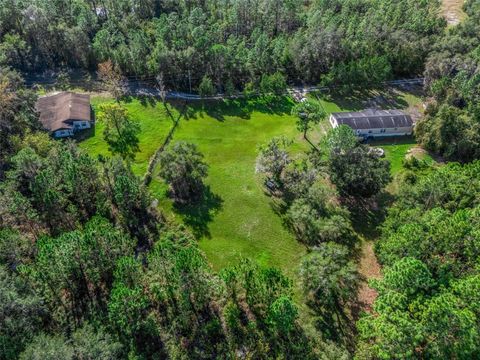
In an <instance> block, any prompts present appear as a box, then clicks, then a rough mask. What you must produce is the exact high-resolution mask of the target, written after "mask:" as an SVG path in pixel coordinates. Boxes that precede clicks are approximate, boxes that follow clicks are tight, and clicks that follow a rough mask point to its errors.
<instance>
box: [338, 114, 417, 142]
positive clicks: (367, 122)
mask: <svg viewBox="0 0 480 360" xmlns="http://www.w3.org/2000/svg"><path fill="white" fill-rule="evenodd" d="M330 124H332V126H333V127H334V128H336V127H338V126H340V125H347V126H349V127H351V128H352V129H353V131H354V132H355V134H357V136H358V137H362V138H365V139H366V138H371V137H387V136H408V135H412V133H413V126H414V122H413V119H412V117H411V116H410V115H408V114H407V113H405V112H403V111H401V110H376V109H367V110H364V111H359V112H339V113H333V114H331V115H330Z"/></svg>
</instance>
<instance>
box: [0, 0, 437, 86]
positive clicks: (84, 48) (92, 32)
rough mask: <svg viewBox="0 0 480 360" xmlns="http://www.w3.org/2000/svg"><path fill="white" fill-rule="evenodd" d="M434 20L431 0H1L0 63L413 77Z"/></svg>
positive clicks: (187, 78) (225, 79) (228, 80)
mask: <svg viewBox="0 0 480 360" xmlns="http://www.w3.org/2000/svg"><path fill="white" fill-rule="evenodd" d="M444 27H445V20H443V19H441V18H440V17H438V3H437V1H436V0H422V1H415V0H408V1H407V0H405V1H395V0H388V1H385V0H342V1H339V0H318V1H304V0H259V1H256V0H255V1H253V0H235V1H231V0H220V1H219V0H206V1H205V0H198V1H197V0H180V1H171V0H103V1H96V0H74V1H71V0H68V1H67V0H55V1H49V0H45V1H43V0H35V1H31V0H1V1H0V39H1V42H0V49H1V51H0V53H2V55H3V56H0V64H3V65H10V66H13V67H15V68H17V69H19V70H21V71H25V72H41V71H43V70H46V69H58V68H84V69H91V70H96V66H97V65H98V64H99V63H101V62H104V61H106V60H108V59H110V60H112V61H113V63H114V64H115V65H116V66H118V67H119V68H120V69H121V71H122V72H123V73H124V74H125V75H128V76H138V77H141V78H145V79H151V78H152V77H154V76H156V75H158V74H160V73H162V74H163V76H164V78H165V80H166V81H167V82H168V84H169V85H170V86H172V87H177V88H187V89H188V87H189V86H190V85H192V86H193V88H196V86H197V85H198V84H199V83H200V82H201V80H202V79H203V78H204V77H205V76H207V77H209V78H210V79H211V80H212V81H213V83H214V84H215V86H216V88H217V89H218V90H225V89H226V88H229V87H232V86H233V87H234V88H237V89H242V88H243V87H244V86H245V84H247V83H249V82H252V83H258V81H259V80H260V78H261V76H262V75H264V74H274V73H277V72H280V73H282V74H283V75H284V76H286V77H287V78H288V80H289V81H290V82H307V83H313V84H318V83H319V82H321V81H322V82H324V83H328V84H338V83H340V84H343V83H348V84H352V83H357V84H364V83H371V82H376V81H382V80H385V79H389V78H393V77H406V76H414V75H420V74H421V73H422V71H423V69H424V60H425V58H426V57H427V55H428V53H429V51H430V50H431V49H432V47H433V45H434V44H435V42H436V40H437V39H438V37H439V36H440V35H441V34H442V32H443V29H444Z"/></svg>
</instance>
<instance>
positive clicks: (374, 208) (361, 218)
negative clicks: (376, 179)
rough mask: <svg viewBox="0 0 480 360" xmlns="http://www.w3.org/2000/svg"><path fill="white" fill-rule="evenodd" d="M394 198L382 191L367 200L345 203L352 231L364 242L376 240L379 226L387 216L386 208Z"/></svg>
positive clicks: (378, 234)
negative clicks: (364, 240)
mask: <svg viewBox="0 0 480 360" xmlns="http://www.w3.org/2000/svg"><path fill="white" fill-rule="evenodd" d="M394 200H395V197H394V196H393V195H392V194H390V193H388V192H386V191H384V192H382V193H380V194H378V195H377V196H376V197H375V198H372V199H369V200H363V201H362V200H356V201H351V202H350V201H347V202H346V204H345V205H347V208H348V210H349V211H350V214H351V216H350V217H351V220H352V225H353V228H354V230H355V231H356V232H357V233H358V234H359V235H361V236H363V237H364V238H365V239H366V240H376V239H377V238H378V237H379V236H380V228H379V227H380V225H382V224H383V222H384V221H385V218H386V216H387V212H388V208H389V207H390V206H391V205H392V203H393V201H394Z"/></svg>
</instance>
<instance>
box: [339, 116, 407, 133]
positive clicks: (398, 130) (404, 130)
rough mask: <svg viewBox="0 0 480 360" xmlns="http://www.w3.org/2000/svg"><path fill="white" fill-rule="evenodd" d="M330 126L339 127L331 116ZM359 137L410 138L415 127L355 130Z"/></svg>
mask: <svg viewBox="0 0 480 360" xmlns="http://www.w3.org/2000/svg"><path fill="white" fill-rule="evenodd" d="M330 124H331V125H332V127H333V128H336V127H338V121H337V119H335V118H334V117H333V115H330ZM354 131H355V133H356V134H357V136H359V137H362V138H366V137H383V136H408V135H412V133H413V127H399V128H386V129H358V130H354Z"/></svg>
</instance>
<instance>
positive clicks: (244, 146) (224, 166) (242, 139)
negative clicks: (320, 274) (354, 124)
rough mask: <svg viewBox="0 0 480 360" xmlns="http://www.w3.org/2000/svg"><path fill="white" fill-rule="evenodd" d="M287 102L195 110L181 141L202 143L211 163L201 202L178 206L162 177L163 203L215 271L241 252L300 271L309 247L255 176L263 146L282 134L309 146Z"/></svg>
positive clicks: (157, 186) (179, 133)
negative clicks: (285, 222) (290, 228)
mask: <svg viewBox="0 0 480 360" xmlns="http://www.w3.org/2000/svg"><path fill="white" fill-rule="evenodd" d="M290 107H291V103H290V102H289V101H287V100H284V101H282V102H281V103H280V104H277V105H275V106H273V107H272V108H269V107H268V106H266V105H264V104H262V103H260V102H243V101H242V102H240V101H231V102H228V103H227V102H222V103H216V104H214V105H207V106H205V107H203V106H202V105H197V106H194V107H191V108H190V111H189V117H188V119H183V120H182V121H181V122H180V125H179V127H178V128H177V130H176V132H175V136H174V141H188V142H193V143H195V144H196V145H197V146H198V148H199V150H200V151H201V152H202V153H203V154H204V155H205V160H206V162H207V163H208V164H209V165H210V170H209V176H208V179H207V181H206V183H207V186H208V187H209V191H208V192H207V194H206V195H205V198H204V201H203V202H202V203H201V205H198V206H192V207H186V208H178V207H175V206H174V205H173V204H172V202H171V201H170V200H169V199H167V197H166V195H165V193H166V187H165V186H164V185H163V184H162V183H161V180H159V179H158V178H157V179H156V180H155V181H154V182H153V183H152V190H153V191H154V193H156V195H157V197H159V198H160V199H163V200H162V202H161V205H162V207H163V208H166V209H169V212H170V213H171V214H172V215H173V216H175V217H176V218H177V219H181V220H182V221H183V222H184V223H185V224H187V225H188V226H189V227H190V228H191V229H192V231H193V232H194V233H195V234H196V235H197V237H198V238H199V240H200V247H201V248H202V249H203V251H204V252H205V253H206V254H207V257H208V259H209V260H210V262H211V263H212V265H213V266H214V268H216V269H221V268H223V267H225V266H227V265H231V264H235V263H237V262H238V261H239V260H240V259H241V258H242V257H249V258H253V259H255V260H257V261H258V262H259V263H261V264H263V265H273V266H278V267H280V268H281V269H282V270H284V271H285V272H286V273H287V274H289V275H290V276H293V277H295V275H296V269H297V266H298V263H299V259H300V258H301V257H302V255H303V254H304V253H305V249H304V247H303V246H302V245H300V244H299V243H298V242H297V241H296V240H295V238H294V236H293V235H292V234H291V233H290V232H289V231H288V230H287V229H286V228H285V227H284V226H283V224H282V220H281V218H280V217H279V216H278V215H277V214H276V213H275V211H274V210H273V208H272V206H271V200H270V198H269V197H268V196H267V195H266V194H265V193H264V188H263V184H262V180H261V177H260V176H258V175H257V174H255V161H256V157H257V154H258V146H259V145H261V144H264V143H266V142H268V141H269V140H270V139H272V138H273V137H275V136H279V135H285V136H287V137H289V138H291V139H294V140H295V144H294V145H293V150H294V151H296V150H297V151H298V150H299V149H301V148H306V144H305V143H304V142H303V141H302V140H301V136H300V135H299V133H298V132H297V130H296V127H295V121H296V120H295V118H294V117H292V116H291V115H290Z"/></svg>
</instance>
